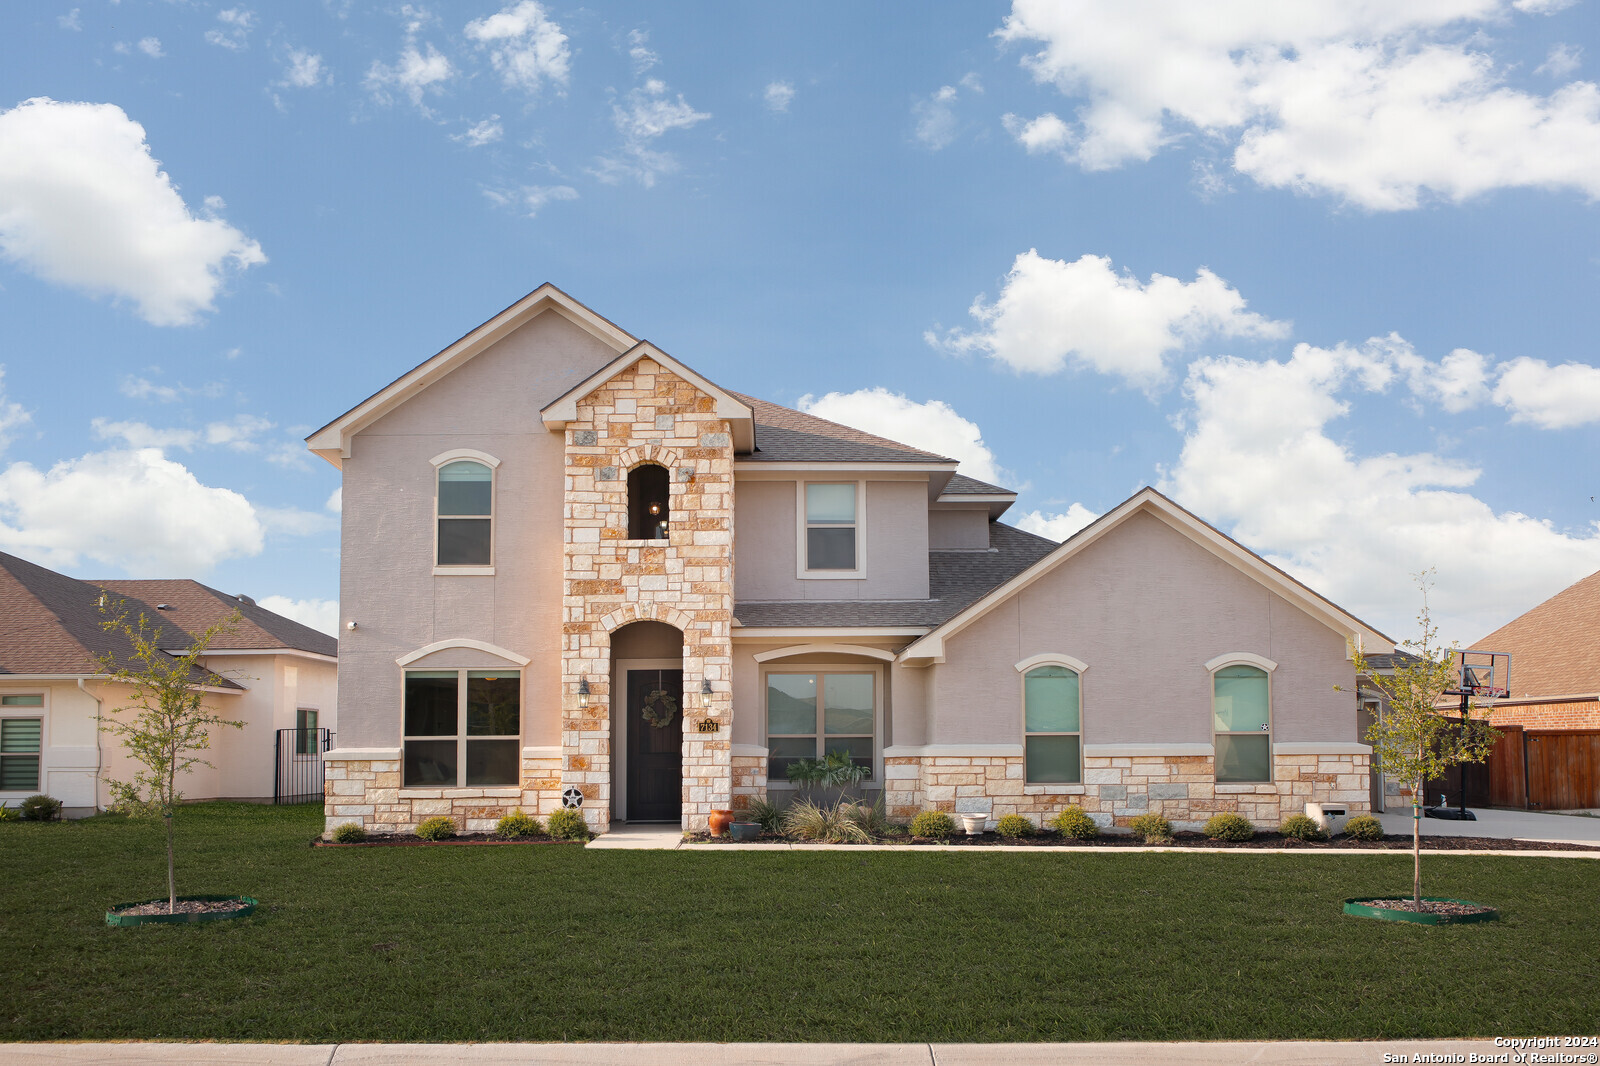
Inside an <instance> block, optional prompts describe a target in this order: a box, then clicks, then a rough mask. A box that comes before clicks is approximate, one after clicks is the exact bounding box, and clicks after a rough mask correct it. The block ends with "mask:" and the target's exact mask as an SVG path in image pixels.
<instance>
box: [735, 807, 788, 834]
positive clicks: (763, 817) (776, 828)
mask: <svg viewBox="0 0 1600 1066" xmlns="http://www.w3.org/2000/svg"><path fill="white" fill-rule="evenodd" d="M744 813H745V818H747V819H749V820H750V821H752V822H757V823H760V825H761V831H762V832H763V833H781V832H782V831H783V812H782V811H781V810H779V809H778V805H777V804H776V803H768V802H767V801H766V800H764V799H753V800H751V801H750V808H749V810H747V811H745V812H744Z"/></svg>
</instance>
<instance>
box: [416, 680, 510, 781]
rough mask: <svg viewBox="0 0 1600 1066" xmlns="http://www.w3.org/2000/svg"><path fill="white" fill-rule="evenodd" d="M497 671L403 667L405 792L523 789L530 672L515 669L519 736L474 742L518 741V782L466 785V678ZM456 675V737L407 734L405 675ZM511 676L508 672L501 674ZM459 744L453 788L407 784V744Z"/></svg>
mask: <svg viewBox="0 0 1600 1066" xmlns="http://www.w3.org/2000/svg"><path fill="white" fill-rule="evenodd" d="M494 669H496V668H495V667H493V666H459V667H457V666H436V667H432V668H429V667H417V668H415V669H412V668H408V667H402V668H401V670H400V788H401V789H402V790H413V791H414V790H416V789H430V788H442V789H485V788H491V789H492V788H520V787H521V786H522V733H523V728H522V725H523V722H522V715H523V711H524V710H525V709H526V708H527V705H528V700H527V695H528V671H527V670H525V669H523V668H522V667H517V668H516V674H517V732H516V735H515V736H499V735H496V736H484V737H474V738H472V739H474V740H515V741H516V742H517V780H516V781H515V782H513V783H512V784H509V785H469V784H466V783H465V782H466V776H467V675H468V674H469V673H482V672H484V671H488V670H494ZM451 671H454V673H455V675H456V732H455V734H454V735H453V736H450V737H445V736H433V737H427V736H411V735H409V734H408V733H407V732H406V675H407V674H442V673H448V672H451ZM500 672H501V673H510V672H511V671H509V670H503V671H500ZM451 739H453V740H454V741H455V742H456V781H455V783H454V784H445V783H444V782H439V783H438V784H424V785H408V784H406V776H405V775H406V742H407V741H411V740H416V741H440V740H451Z"/></svg>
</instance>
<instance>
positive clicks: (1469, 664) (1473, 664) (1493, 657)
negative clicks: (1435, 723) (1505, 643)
mask: <svg viewBox="0 0 1600 1066" xmlns="http://www.w3.org/2000/svg"><path fill="white" fill-rule="evenodd" d="M1456 658H1457V659H1458V660H1459V661H1460V664H1461V677H1460V680H1459V681H1457V682H1456V684H1455V685H1454V686H1453V687H1451V688H1447V689H1445V694H1446V695H1450V696H1478V697H1480V698H1483V699H1490V700H1503V699H1506V698H1507V697H1509V696H1510V695H1511V653H1510V652H1504V651H1477V650H1475V649H1469V650H1467V651H1460V652H1457V653H1456Z"/></svg>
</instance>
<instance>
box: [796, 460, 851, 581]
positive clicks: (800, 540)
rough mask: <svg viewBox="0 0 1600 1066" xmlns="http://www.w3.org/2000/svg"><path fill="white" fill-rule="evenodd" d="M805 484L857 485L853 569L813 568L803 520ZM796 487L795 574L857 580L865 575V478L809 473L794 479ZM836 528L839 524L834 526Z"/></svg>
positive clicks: (818, 578) (804, 577) (807, 578)
mask: <svg viewBox="0 0 1600 1066" xmlns="http://www.w3.org/2000/svg"><path fill="white" fill-rule="evenodd" d="M807 485H854V486H855V487H856V522H855V531H856V565H855V569H854V570H813V569H811V565H810V564H811V552H810V546H809V544H808V543H807V541H808V539H809V538H807V536H806V530H807V529H809V528H810V523H808V522H807V521H806V486H807ZM794 487H795V509H794V511H795V577H796V578H798V579H799V580H801V581H860V580H862V579H864V578H865V577H866V576H867V482H866V480H865V479H864V478H853V477H840V478H833V477H811V478H802V479H800V480H798V481H796V482H795V483H794ZM834 528H838V527H834Z"/></svg>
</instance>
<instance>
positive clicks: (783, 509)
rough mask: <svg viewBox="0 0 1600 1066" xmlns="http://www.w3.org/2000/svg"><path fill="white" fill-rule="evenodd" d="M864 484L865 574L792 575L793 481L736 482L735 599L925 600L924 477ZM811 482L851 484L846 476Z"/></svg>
mask: <svg viewBox="0 0 1600 1066" xmlns="http://www.w3.org/2000/svg"><path fill="white" fill-rule="evenodd" d="M908 478H909V479H907V480H892V481H891V480H873V479H870V478H869V479H868V480H867V482H866V503H865V505H864V507H863V511H864V515H865V523H864V530H865V532H864V535H865V539H866V552H865V554H864V560H865V563H866V567H865V576H864V577H862V578H859V579H855V578H852V579H845V580H841V579H835V578H816V577H805V578H801V577H799V576H798V574H797V571H796V565H797V562H798V559H799V553H800V536H801V535H800V526H799V523H798V517H797V516H798V512H799V490H798V489H797V488H796V487H795V486H796V483H795V482H794V481H768V480H756V479H754V478H750V477H737V478H736V480H735V483H734V508H735V512H736V513H737V514H738V516H739V546H738V547H737V548H736V551H735V556H734V598H735V599H737V600H739V601H741V602H744V601H759V600H778V601H792V600H921V599H927V597H928V566H927V557H928V479H927V477H926V476H925V475H923V476H920V478H917V477H913V476H909V475H908ZM812 480H817V481H823V480H837V481H849V480H855V478H854V476H852V475H849V474H840V475H839V476H838V477H837V478H823V477H817V478H813V479H812Z"/></svg>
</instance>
